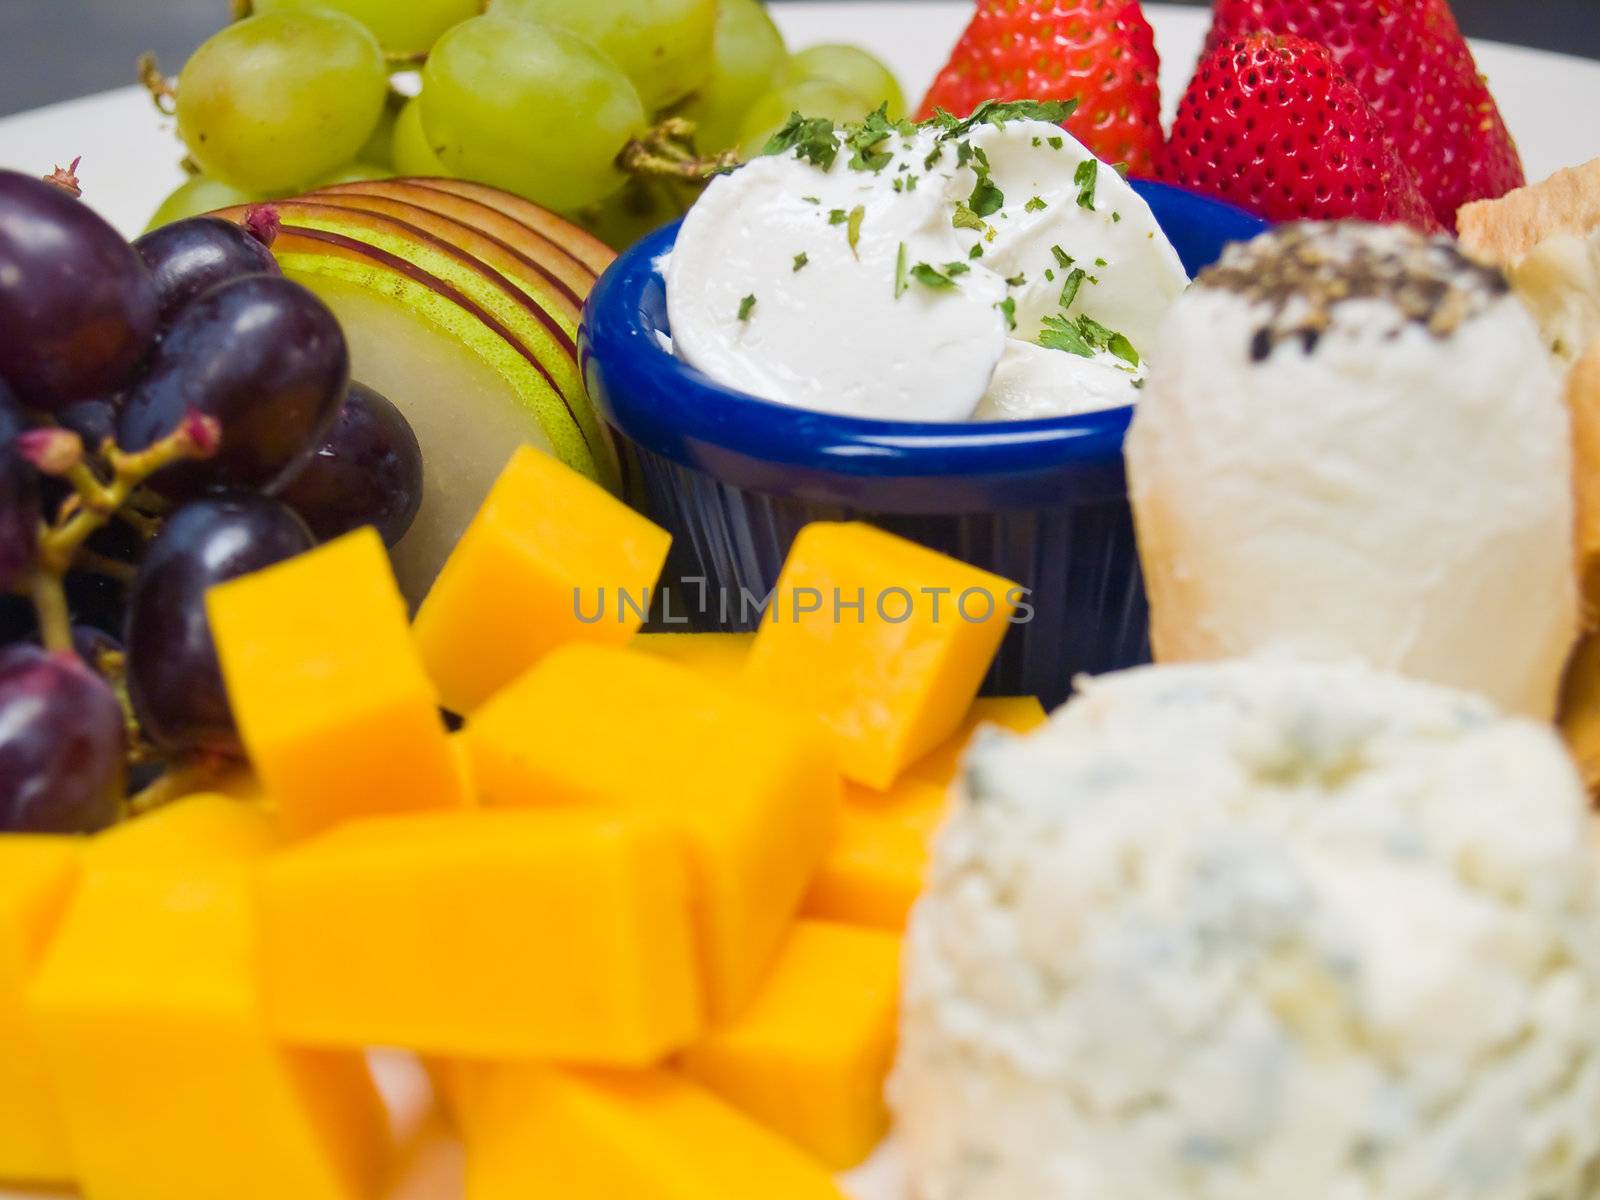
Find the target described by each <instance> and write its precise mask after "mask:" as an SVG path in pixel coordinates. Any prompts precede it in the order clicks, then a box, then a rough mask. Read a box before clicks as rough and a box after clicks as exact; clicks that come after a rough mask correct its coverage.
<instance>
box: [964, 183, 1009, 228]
mask: <svg viewBox="0 0 1600 1200" xmlns="http://www.w3.org/2000/svg"><path fill="white" fill-rule="evenodd" d="M1005 202H1006V194H1005V193H1004V192H1002V191H1001V190H1000V189H999V188H997V187H996V186H995V183H994V180H992V179H990V178H989V176H988V175H987V174H983V175H979V176H978V182H977V185H976V186H975V187H974V188H973V189H972V196H971V198H969V199H968V200H967V207H968V208H970V209H972V211H973V212H974V213H976V214H977V215H978V216H980V217H988V216H993V215H994V214H995V213H997V212H999V211H1000V210H1001V208H1003V207H1004V206H1005Z"/></svg>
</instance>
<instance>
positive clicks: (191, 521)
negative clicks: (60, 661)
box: [123, 493, 337, 754]
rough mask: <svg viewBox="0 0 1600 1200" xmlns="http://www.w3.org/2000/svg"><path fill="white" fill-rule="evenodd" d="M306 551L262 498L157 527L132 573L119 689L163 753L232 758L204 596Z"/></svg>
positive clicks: (192, 510)
mask: <svg viewBox="0 0 1600 1200" xmlns="http://www.w3.org/2000/svg"><path fill="white" fill-rule="evenodd" d="M315 544H316V542H315V539H314V538H312V536H311V531H310V530H309V529H307V528H306V526H305V522H303V521H302V520H301V519H300V518H299V516H297V515H296V514H295V512H294V511H293V510H292V509H290V508H288V507H286V506H285V505H283V504H280V503H278V502H277V501H276V500H269V499H267V498H266V497H264V496H255V495H249V494H243V493H240V494H233V495H225V496H217V497H212V498H208V499H205V500H196V501H194V502H193V503H190V504H186V505H184V507H182V508H180V509H179V510H178V511H177V512H175V513H173V515H172V516H170V517H168V518H167V523H166V526H165V528H163V529H162V531H161V533H160V535H159V536H158V537H157V538H156V539H155V541H153V542H151V543H150V548H149V550H148V551H147V552H146V554H145V558H144V561H143V562H142V563H141V564H140V565H139V574H138V577H137V578H136V579H135V580H134V584H133V591H132V593H131V594H130V596H129V598H128V615H127V624H126V627H125V629H126V632H125V636H124V637H123V642H124V643H125V644H126V646H127V651H128V690H129V692H130V694H131V695H132V697H133V707H134V712H135V713H136V714H137V715H138V717H139V724H140V726H141V727H142V728H143V729H144V732H145V736H146V737H148V738H149V739H150V740H151V741H152V742H154V743H155V744H156V745H157V746H159V747H161V748H162V749H164V750H169V751H184V750H209V751H213V752H216V753H221V754H239V753H241V750H240V746H239V735H238V732H237V731H236V729H235V728H234V722H233V711H232V709H231V708H230V707H229V706H228V693H227V689H226V688H225V687H224V686H223V683H222V669H221V667H220V666H219V665H218V662H217V648H216V644H215V643H214V642H213V641H212V640H211V626H210V623H209V622H208V621H207V620H206V609H205V594H206V589H208V588H210V587H211V586H212V585H214V584H218V583H222V582H225V581H226V580H229V579H237V578H238V577H239V576H241V575H247V574H249V573H250V572H252V571H259V570H260V569H261V568H263V567H268V566H271V565H272V564H273V563H277V562H282V561H283V560H284V559H286V558H293V557H294V556H295V555H296V554H303V553H304V552H305V551H307V550H309V549H311V547H312V546H314V545H315ZM330 602H333V603H337V600H336V599H331V598H330Z"/></svg>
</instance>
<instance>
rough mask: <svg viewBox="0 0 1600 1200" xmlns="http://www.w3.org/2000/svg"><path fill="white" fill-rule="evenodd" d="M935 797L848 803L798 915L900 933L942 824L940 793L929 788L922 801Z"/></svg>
mask: <svg viewBox="0 0 1600 1200" xmlns="http://www.w3.org/2000/svg"><path fill="white" fill-rule="evenodd" d="M923 787H924V788H928V785H923ZM853 793H854V789H852V794H853ZM933 795H937V800H938V802H937V803H925V802H920V801H913V802H911V803H907V804H904V805H885V804H882V803H875V804H874V803H862V802H861V801H859V800H857V801H856V802H853V803H846V804H845V806H844V811H843V813H842V814H841V815H840V818H839V831H838V834H837V835H836V836H835V838H834V840H833V843H832V845H831V846H830V847H829V849H828V853H827V855H826V856H825V857H824V858H823V860H822V866H821V867H820V868H819V869H818V870H817V873H816V876H815V877H814V878H813V879H812V881H811V889H810V891H809V892H807V893H806V899H805V903H804V905H803V906H802V909H801V911H802V912H803V913H804V914H805V915H806V916H808V917H814V918H817V919H819V920H825V921H839V922H843V923H845V924H850V925H867V926H871V927H873V928H877V929H886V930H891V931H894V932H899V931H901V930H904V929H905V927H906V921H907V920H908V919H909V918H910V916H911V908H912V906H913V905H914V904H915V903H916V902H917V897H918V896H920V895H921V894H922V889H923V886H924V885H925V884H926V882H927V876H928V865H929V863H930V861H931V860H932V854H933V852H932V846H933V838H934V835H935V834H936V833H937V832H938V829H939V825H940V822H941V821H943V819H944V813H945V805H944V800H943V792H942V791H935V790H934V789H931V788H928V791H927V793H926V794H925V796H924V799H926V798H927V797H929V796H933Z"/></svg>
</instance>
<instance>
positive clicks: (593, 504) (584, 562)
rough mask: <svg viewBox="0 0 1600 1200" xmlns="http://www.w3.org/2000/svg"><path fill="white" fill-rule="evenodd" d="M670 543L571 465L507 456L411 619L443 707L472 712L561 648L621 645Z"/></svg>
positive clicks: (524, 452) (531, 452)
mask: <svg viewBox="0 0 1600 1200" xmlns="http://www.w3.org/2000/svg"><path fill="white" fill-rule="evenodd" d="M671 542H672V538H671V536H670V535H669V534H667V533H666V532H665V531H664V530H662V529H659V528H657V527H656V526H655V525H653V524H651V523H650V522H649V521H648V520H646V519H645V518H644V517H642V516H640V515H639V514H638V513H636V512H634V511H633V510H632V509H631V508H629V507H628V506H627V505H626V504H624V503H623V502H622V501H620V500H618V499H617V498H616V497H614V496H612V495H611V493H609V492H607V491H606V490H605V489H604V488H602V487H600V486H599V485H598V484H596V483H594V482H593V481H591V480H589V479H586V478H585V477H584V476H582V475H580V474H578V472H576V471H574V470H572V469H571V468H570V467H567V466H565V465H563V464H562V463H560V462H558V461H557V460H556V459H554V458H552V457H551V456H550V455H548V454H544V453H541V452H540V451H538V450H535V449H533V448H532V447H529V446H524V447H523V448H522V449H520V450H518V451H517V452H516V454H515V455H513V456H512V459H511V461H510V463H508V464H507V466H506V468H505V470H504V471H503V472H502V473H501V475H500V478H499V479H498V480H497V481H496V482H495V485H494V487H493V488H492V489H491V490H490V492H489V496H488V498H487V499H486V500H485V501H484V502H483V507H482V508H481V509H479V510H478V515H477V516H476V517H474V518H473V521H472V524H471V525H469V526H468V527H467V531H466V533H464V534H463V535H462V536H461V540H460V541H459V542H458V543H457V544H456V548H455V549H454V550H453V551H452V552H451V554H450V557H449V558H448V559H447V560H446V561H445V564H444V569H443V570H442V571H440V573H439V578H438V579H437V580H436V581H435V582H434V585H433V588H432V589H431V590H430V591H429V592H428V596H427V599H425V600H424V601H423V603H422V607H421V608H420V609H419V610H418V612H417V623H416V632H417V643H418V645H420V646H421V647H422V657H423V660H424V661H425V662H426V663H427V664H428V670H429V671H430V672H431V673H432V675H433V678H434V681H435V682H436V683H437V684H438V685H439V694H440V696H441V697H442V698H443V701H444V705H445V707H446V708H448V709H451V710H452V711H454V712H458V713H470V712H472V710H473V709H475V708H477V707H478V705H480V704H481V703H483V701H484V700H486V699H488V698H489V696H491V695H492V694H493V693H494V692H496V691H498V690H499V689H500V688H501V687H503V686H504V685H506V684H507V683H510V682H511V680H513V679H515V678H516V677H517V676H518V675H520V674H522V673H523V672H524V671H526V670H527V669H528V668H529V667H531V666H533V665H534V664H535V663H536V662H538V661H539V660H540V659H541V658H543V657H544V656H545V655H546V654H548V653H549V652H550V651H551V650H553V649H555V648H556V647H557V646H560V645H563V644H565V643H568V642H594V643H599V644H602V645H614V646H620V645H623V644H625V643H626V642H627V641H628V639H630V638H631V637H633V635H634V632H635V631H636V630H637V629H638V628H639V626H640V625H641V624H642V623H643V621H644V616H645V613H646V612H648V611H649V608H650V590H651V588H653V587H654V585H655V582H656V579H657V577H658V576H659V575H660V574H661V568H662V566H663V565H664V564H665V562H666V558H667V549H668V547H669V546H670V545H671Z"/></svg>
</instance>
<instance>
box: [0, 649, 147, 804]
mask: <svg viewBox="0 0 1600 1200" xmlns="http://www.w3.org/2000/svg"><path fill="white" fill-rule="evenodd" d="M125 746H126V731H125V729H124V726H123V718H122V707H121V706H120V705H119V704H118V703H117V697H116V695H115V693H113V692H112V690H111V688H110V687H109V686H108V685H107V684H106V682H105V681H104V680H103V679H101V678H100V677H99V676H98V675H96V674H95V673H94V672H93V671H91V670H89V669H88V668H87V667H85V666H84V665H83V663H81V662H79V661H78V657H77V655H75V654H72V653H51V652H50V651H47V650H42V649H40V648H39V647H38V646H30V645H27V644H18V645H13V646H6V647H4V648H3V649H0V833H94V832H96V831H97V830H100V829H104V828H105V827H106V826H108V825H110V824H112V823H113V822H114V821H115V820H116V819H117V809H118V806H119V803H120V801H121V794H122V784H123V756H124V754H125Z"/></svg>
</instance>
